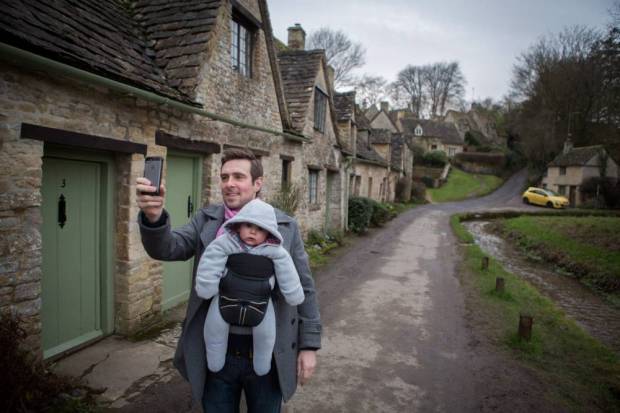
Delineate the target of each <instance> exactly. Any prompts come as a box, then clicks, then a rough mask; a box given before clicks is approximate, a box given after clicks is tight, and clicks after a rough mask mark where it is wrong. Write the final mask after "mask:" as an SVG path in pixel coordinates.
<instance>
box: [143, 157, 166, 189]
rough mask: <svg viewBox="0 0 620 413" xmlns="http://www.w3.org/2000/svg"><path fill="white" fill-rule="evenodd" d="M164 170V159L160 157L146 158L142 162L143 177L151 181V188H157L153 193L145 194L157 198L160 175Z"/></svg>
mask: <svg viewBox="0 0 620 413" xmlns="http://www.w3.org/2000/svg"><path fill="white" fill-rule="evenodd" d="M163 169H164V158H162V157H161V156H147V158H146V159H145V161H144V177H145V178H146V179H148V180H149V181H151V186H154V187H155V188H157V190H156V191H155V192H147V193H148V194H151V195H157V196H159V186H160V185H161V173H162V170H163Z"/></svg>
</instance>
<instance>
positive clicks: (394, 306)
mask: <svg viewBox="0 0 620 413" xmlns="http://www.w3.org/2000/svg"><path fill="white" fill-rule="evenodd" d="M525 179H526V172H525V171H522V172H520V173H518V174H516V175H515V176H513V177H512V178H511V179H509V180H508V181H507V182H506V183H505V184H504V185H503V186H502V187H501V188H499V189H498V190H496V191H495V192H493V193H492V194H490V195H488V196H486V197H483V198H478V199H472V200H467V201H463V202H455V203H446V204H429V205H424V206H420V207H416V208H414V209H412V210H409V211H407V212H405V213H403V214H401V215H399V216H398V217H397V218H395V219H394V220H392V221H391V222H389V223H388V224H386V226H385V227H384V228H381V229H379V230H375V231H373V232H372V233H371V234H369V235H367V236H366V237H364V238H362V239H361V240H359V241H358V242H356V243H355V245H354V246H352V247H350V248H349V249H348V251H344V252H343V253H342V254H341V255H340V256H338V257H337V258H334V259H333V260H331V261H330V264H329V265H328V266H327V267H326V268H324V269H322V270H321V271H319V272H317V273H316V274H315V280H316V285H317V293H318V298H319V303H320V307H321V316H322V321H323V326H324V331H323V347H322V349H321V350H320V351H319V353H318V354H319V357H318V362H319V365H318V368H317V371H316V373H315V376H314V377H313V378H312V381H311V382H310V383H309V384H307V385H306V386H304V387H301V388H299V389H298V391H297V393H296V394H295V396H294V398H293V399H292V400H291V401H290V402H289V403H287V404H285V405H284V409H283V410H284V412H285V413H298V412H299V413H301V412H313V413H315V412H321V413H322V412H480V411H497V412H512V411H514V412H516V411H532V410H534V411H555V410H557V409H555V408H554V407H553V406H549V405H547V404H546V402H544V401H542V394H541V393H540V391H539V390H538V389H539V388H540V387H541V386H540V383H537V382H536V380H535V379H534V378H533V377H531V375H529V374H528V373H527V372H523V371H521V370H520V368H519V367H518V366H516V365H515V364H514V363H513V362H511V361H510V360H508V359H507V357H506V356H505V355H502V354H498V353H497V350H496V348H495V347H494V346H492V345H489V344H488V343H487V344H485V343H484V340H483V339H482V338H481V337H480V336H479V335H476V334H475V333H474V332H475V330H476V329H475V328H474V326H472V319H473V317H472V316H471V314H469V312H470V311H471V310H469V309H468V308H467V306H466V297H465V292H464V289H463V288H462V286H461V285H460V282H459V278H458V274H457V267H456V266H457V264H458V262H459V257H458V250H457V249H458V246H457V241H456V239H455V237H454V236H453V235H452V232H451V230H450V225H449V217H450V215H451V214H453V213H456V212H464V211H477V210H489V209H506V208H520V209H523V208H524V209H530V208H533V209H536V207H531V206H525V205H523V204H522V203H521V198H520V193H521V190H522V188H523V186H524V185H525ZM165 377H166V380H165V381H162V382H159V383H155V384H154V385H151V386H149V387H148V388H146V389H144V390H143V391H141V392H140V394H139V395H138V396H137V397H130V398H129V400H128V401H127V402H128V404H126V405H125V406H124V407H123V408H121V409H111V410H110V411H114V412H122V413H128V412H137V411H149V412H152V413H155V412H167V411H178V412H190V411H191V412H198V411H199V409H198V408H197V406H192V402H191V400H190V397H189V387H188V386H187V384H186V383H185V382H184V381H183V380H182V379H181V378H180V377H179V376H178V374H177V373H176V372H171V373H170V374H168V375H167V376H165ZM541 409H542V410H541ZM242 411H244V409H242Z"/></svg>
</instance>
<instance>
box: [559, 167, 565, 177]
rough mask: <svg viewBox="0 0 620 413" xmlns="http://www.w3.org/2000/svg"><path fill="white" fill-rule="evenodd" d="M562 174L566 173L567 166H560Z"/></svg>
mask: <svg viewBox="0 0 620 413" xmlns="http://www.w3.org/2000/svg"><path fill="white" fill-rule="evenodd" d="M560 175H566V167H565V166H560Z"/></svg>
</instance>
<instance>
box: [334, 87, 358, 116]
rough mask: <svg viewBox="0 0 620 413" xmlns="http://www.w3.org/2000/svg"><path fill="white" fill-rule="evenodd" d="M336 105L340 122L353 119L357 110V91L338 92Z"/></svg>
mask: <svg viewBox="0 0 620 413" xmlns="http://www.w3.org/2000/svg"><path fill="white" fill-rule="evenodd" d="M334 105H335V106H336V119H337V120H338V121H339V122H346V121H349V120H351V119H352V118H353V113H354V111H355V91H351V92H344V93H336V94H335V95H334Z"/></svg>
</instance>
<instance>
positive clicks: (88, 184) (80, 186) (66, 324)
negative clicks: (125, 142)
mask: <svg viewBox="0 0 620 413" xmlns="http://www.w3.org/2000/svg"><path fill="white" fill-rule="evenodd" d="M102 179H103V176H102V171H101V165H100V164H99V163H97V162H89V161H79V160H69V159H60V158H50V157H44V158H43V186H42V208H41V209H42V215H43V226H42V244H43V275H42V329H43V350H44V351H43V354H44V357H45V358H47V357H51V356H53V355H55V354H58V353H60V352H63V351H65V350H68V349H70V348H72V347H75V346H77V345H80V344H82V343H84V342H86V341H89V340H92V339H94V338H96V337H98V336H101V335H102V334H103V331H102V323H101V317H102V311H101V305H102V298H101V277H102V271H101V243H100V240H101V222H102V220H101V213H102V212H101V210H102V205H101V189H102Z"/></svg>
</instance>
